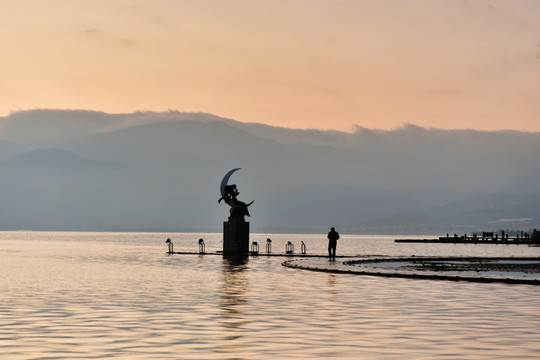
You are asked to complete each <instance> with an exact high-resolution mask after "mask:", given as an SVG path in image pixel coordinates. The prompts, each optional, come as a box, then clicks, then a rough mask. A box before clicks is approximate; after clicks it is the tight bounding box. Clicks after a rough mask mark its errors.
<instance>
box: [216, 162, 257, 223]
mask: <svg viewBox="0 0 540 360" xmlns="http://www.w3.org/2000/svg"><path fill="white" fill-rule="evenodd" d="M240 169H241V168H235V169H232V170H230V171H229V172H228V173H227V174H225V176H224V177H223V179H222V180H221V184H220V186H219V192H220V194H221V198H220V199H219V200H218V203H220V202H221V200H223V201H225V203H226V204H227V205H229V206H230V207H231V209H230V217H229V219H231V218H235V219H244V216H251V215H250V214H249V210H248V207H249V206H250V205H251V204H253V201H252V202H250V203H249V204H246V203H245V202H242V201H240V200H238V199H237V198H236V197H237V196H238V194H240V193H239V192H238V189H237V188H236V185H234V184H233V185H229V179H230V178H231V176H232V174H234V173H235V172H236V171H238V170H240Z"/></svg>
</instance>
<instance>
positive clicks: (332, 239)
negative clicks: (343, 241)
mask: <svg viewBox="0 0 540 360" xmlns="http://www.w3.org/2000/svg"><path fill="white" fill-rule="evenodd" d="M338 239H339V233H338V232H337V231H336V229H334V228H333V227H332V228H331V229H330V232H329V233H328V257H329V258H330V260H336V246H337V241H338Z"/></svg>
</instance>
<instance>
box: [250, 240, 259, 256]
mask: <svg viewBox="0 0 540 360" xmlns="http://www.w3.org/2000/svg"><path fill="white" fill-rule="evenodd" d="M251 255H259V244H258V243H257V242H256V241H253V242H252V243H251Z"/></svg>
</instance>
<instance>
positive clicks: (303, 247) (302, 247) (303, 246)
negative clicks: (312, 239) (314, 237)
mask: <svg viewBox="0 0 540 360" xmlns="http://www.w3.org/2000/svg"><path fill="white" fill-rule="evenodd" d="M300 249H301V250H302V254H304V255H305V254H306V244H304V242H303V241H302V245H301V246H300Z"/></svg>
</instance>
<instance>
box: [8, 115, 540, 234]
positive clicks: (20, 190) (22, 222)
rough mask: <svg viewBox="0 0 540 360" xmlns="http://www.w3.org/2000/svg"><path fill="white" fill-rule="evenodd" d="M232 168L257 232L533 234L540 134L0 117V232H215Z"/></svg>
mask: <svg viewBox="0 0 540 360" xmlns="http://www.w3.org/2000/svg"><path fill="white" fill-rule="evenodd" d="M237 167H239V168H242V170H241V171H239V172H236V173H235V174H234V175H233V177H232V178H231V179H230V182H231V183H235V184H237V186H238V189H239V190H240V195H239V199H240V200H242V201H245V202H250V201H252V200H254V201H255V202H254V204H253V205H252V206H251V208H250V211H251V213H252V218H250V219H249V221H250V222H251V224H252V231H258V232H315V233H316V232H325V231H327V229H328V227H329V226H336V227H338V228H339V229H342V231H343V232H345V233H401V234H406V233H411V234H412V233H423V234H426V233H429V232H432V233H441V232H442V233H446V232H458V231H459V232H464V231H465V232H471V231H482V230H486V231H491V230H497V229H498V228H515V229H517V228H519V229H521V230H529V229H532V228H534V227H536V228H540V182H538V179H539V178H540V133H531V132H518V131H496V132H484V131H476V130H441V129H426V128H421V127H417V126H414V125H404V126H403V127H401V128H397V129H394V130H388V131H383V130H371V129H366V128H362V127H357V128H355V129H354V131H353V132H350V133H347V132H338V131H322V130H315V129H311V130H299V129H289V128H279V127H271V126H268V125H263V124H256V123H242V122H238V121H234V120H231V119H225V118H221V117H218V116H214V115H210V114H204V113H182V112H177V111H169V112H163V113H155V112H139V113H132V114H105V113H101V112H94V111H79V110H77V111H74V110H32V111H22V112H16V113H12V114H10V115H9V116H6V117H3V118H0V200H1V203H0V204H1V205H0V229H1V230H18V229H30V230H129V231H142V230H151V231H221V227H222V222H223V221H225V220H226V219H227V216H228V208H227V205H224V204H223V203H221V204H218V203H217V200H218V198H219V196H220V194H219V184H220V182H221V179H222V177H223V176H224V175H225V173H226V172H227V171H229V170H230V169H232V168H237Z"/></svg>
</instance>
